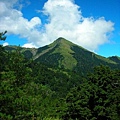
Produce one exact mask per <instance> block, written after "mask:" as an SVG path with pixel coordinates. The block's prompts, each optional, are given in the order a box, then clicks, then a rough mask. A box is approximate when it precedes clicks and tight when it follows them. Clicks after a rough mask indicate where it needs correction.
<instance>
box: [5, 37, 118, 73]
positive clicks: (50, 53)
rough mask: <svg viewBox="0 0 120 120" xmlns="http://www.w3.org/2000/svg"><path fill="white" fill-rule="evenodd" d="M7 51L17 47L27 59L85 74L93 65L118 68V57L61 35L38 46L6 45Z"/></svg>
mask: <svg viewBox="0 0 120 120" xmlns="http://www.w3.org/2000/svg"><path fill="white" fill-rule="evenodd" d="M5 49H6V50H7V51H11V52H12V51H15V50H16V49H19V50H20V51H21V52H22V53H23V54H24V56H25V57H26V58H27V59H33V60H34V61H37V62H41V63H43V64H45V65H49V66H51V67H56V68H60V69H65V70H68V71H73V72H75V73H80V74H83V75H84V74H85V73H88V72H90V71H92V70H93V68H94V67H95V66H98V65H107V66H109V67H111V68H118V69H120V57H118V56H112V57H108V58H106V57H103V56H100V55H97V54H95V53H94V52H91V51H89V50H87V49H85V48H83V47H81V46H78V45H76V44H74V43H72V42H70V41H68V40H66V39H64V38H62V37H60V38H58V39H57V40H55V41H54V42H53V43H51V44H49V45H46V46H43V47H40V48H23V47H18V46H6V47H5Z"/></svg>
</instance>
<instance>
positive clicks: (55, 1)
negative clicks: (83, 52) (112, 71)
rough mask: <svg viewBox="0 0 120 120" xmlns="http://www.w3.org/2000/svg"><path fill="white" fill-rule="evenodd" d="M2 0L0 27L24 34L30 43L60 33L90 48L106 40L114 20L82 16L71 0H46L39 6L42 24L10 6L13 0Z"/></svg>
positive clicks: (46, 41)
mask: <svg viewBox="0 0 120 120" xmlns="http://www.w3.org/2000/svg"><path fill="white" fill-rule="evenodd" d="M4 1H8V0H1V1H0V2H1V3H2V4H1V3H0V5H1V6H0V8H1V7H2V11H0V23H1V24H0V28H1V29H2V30H3V31H4V30H7V31H9V33H12V34H16V35H20V36H21V37H24V38H27V39H28V42H29V45H30V46H31V45H32V46H37V47H40V46H43V45H46V44H49V43H51V42H52V41H53V40H55V39H57V38H58V37H64V38H66V39H68V40H70V41H72V42H74V43H77V44H79V45H80V46H83V47H85V48H87V49H89V50H92V51H93V50H96V49H97V48H98V47H99V45H102V44H104V43H106V42H108V41H109V35H108V34H109V33H111V32H112V31H113V29H114V28H113V25H114V24H113V23H112V22H110V21H106V20H105V18H104V17H101V18H99V19H94V18H92V17H91V18H85V17H84V16H83V15H82V13H81V11H80V10H79V9H80V7H79V6H77V5H76V4H75V3H74V1H73V0H48V1H47V2H46V3H45V4H44V7H43V13H44V14H45V15H47V16H48V23H46V24H44V25H42V23H41V19H40V18H38V17H34V18H32V19H31V20H30V21H28V20H27V19H26V18H24V17H23V14H22V12H21V11H19V10H16V9H14V8H13V5H14V4H15V2H17V0H11V1H13V2H12V5H9V7H8V5H7V4H5V3H4ZM9 4H10V2H9ZM41 26H42V27H43V29H42V30H40V29H39V28H41Z"/></svg>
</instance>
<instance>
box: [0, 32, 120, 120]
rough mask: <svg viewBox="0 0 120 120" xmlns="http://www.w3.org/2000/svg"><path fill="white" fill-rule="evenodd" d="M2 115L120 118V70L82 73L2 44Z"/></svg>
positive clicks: (10, 118) (8, 119) (31, 119)
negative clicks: (58, 66) (59, 67)
mask: <svg viewBox="0 0 120 120" xmlns="http://www.w3.org/2000/svg"><path fill="white" fill-rule="evenodd" d="M0 35H1V37H0V39H1V40H2V38H3V37H2V35H4V34H0ZM4 39H5V38H4ZM0 119H1V120H120V70H111V69H110V68H109V67H107V66H102V65H101V66H98V67H96V68H95V69H94V72H93V73H90V74H89V75H87V76H84V77H83V76H80V75H78V74H76V73H74V72H73V73H72V72H68V71H64V70H60V69H57V68H53V67H52V68H51V67H50V66H46V65H44V64H41V63H38V62H35V61H33V60H28V59H26V58H24V55H22V54H21V53H20V50H19V48H18V49H17V50H16V51H14V52H7V51H5V50H4V47H3V46H0Z"/></svg>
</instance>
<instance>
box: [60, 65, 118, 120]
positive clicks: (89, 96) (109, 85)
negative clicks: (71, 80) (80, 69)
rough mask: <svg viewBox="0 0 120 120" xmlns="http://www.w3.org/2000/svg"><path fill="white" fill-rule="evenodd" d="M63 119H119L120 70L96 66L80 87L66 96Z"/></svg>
mask: <svg viewBox="0 0 120 120" xmlns="http://www.w3.org/2000/svg"><path fill="white" fill-rule="evenodd" d="M66 104H67V107H66V110H65V111H64V114H63V116H62V118H63V119H65V120H69V119H73V120H74V119H82V120H119V119H120V71H118V70H110V68H108V67H104V66H100V67H96V68H95V70H94V73H92V74H90V75H89V76H88V77H87V80H84V83H82V84H81V85H80V86H79V87H76V88H74V89H72V90H71V91H70V92H69V93H68V95H67V97H66Z"/></svg>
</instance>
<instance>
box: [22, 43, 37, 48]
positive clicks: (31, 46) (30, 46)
mask: <svg viewBox="0 0 120 120" xmlns="http://www.w3.org/2000/svg"><path fill="white" fill-rule="evenodd" d="M22 47H25V48H36V46H35V45H34V44H33V43H26V44H24V45H23V46H22Z"/></svg>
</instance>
